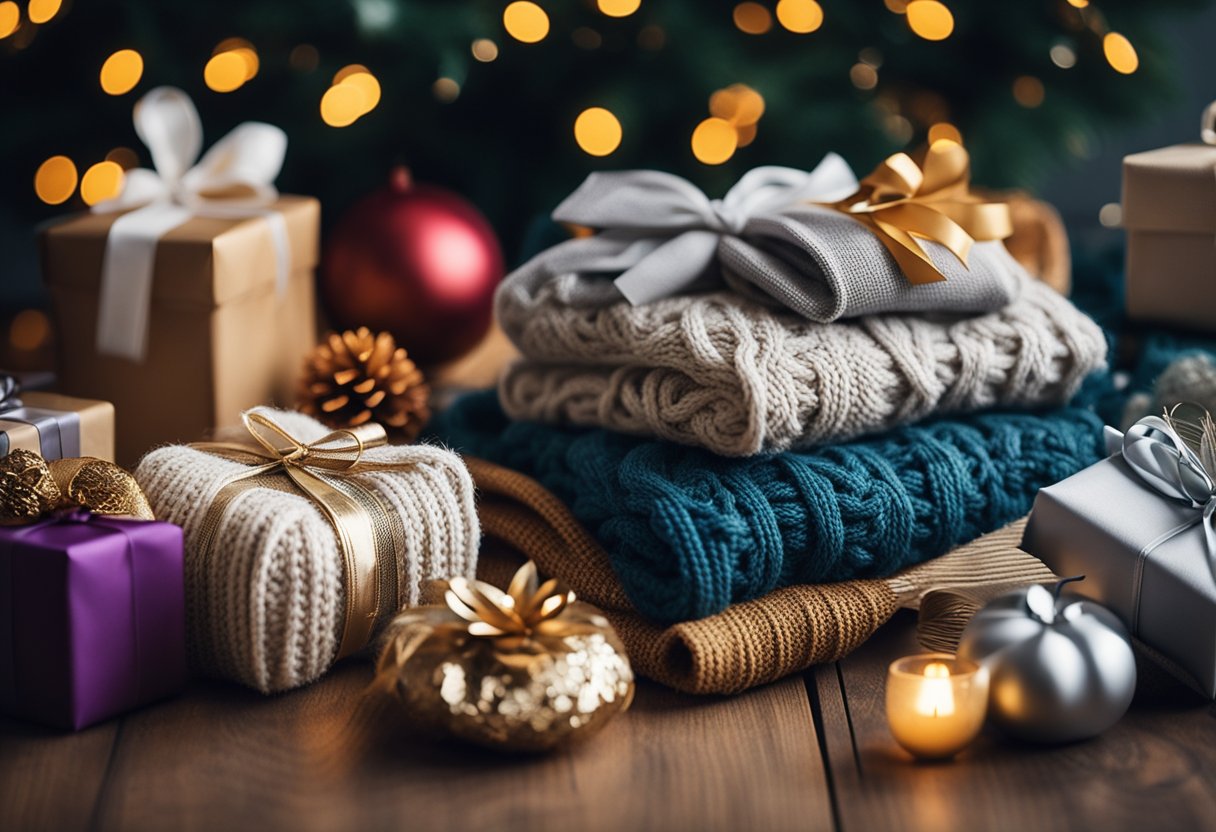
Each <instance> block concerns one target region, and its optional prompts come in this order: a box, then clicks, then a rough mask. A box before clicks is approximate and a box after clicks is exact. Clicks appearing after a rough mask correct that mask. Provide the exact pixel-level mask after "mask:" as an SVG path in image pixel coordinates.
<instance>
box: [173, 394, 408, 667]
mask: <svg viewBox="0 0 1216 832" xmlns="http://www.w3.org/2000/svg"><path fill="white" fill-rule="evenodd" d="M242 420H243V421H244V425H245V429H246V430H247V431H249V434H250V436H252V437H253V439H254V440H255V441H256V443H257V445H256V446H251V445H248V444H242V443H235V442H197V443H194V444H193V445H191V447H193V448H197V449H198V450H201V451H205V452H206V453H210V454H215V455H216V456H222V457H224V458H225V459H230V460H233V461H236V462H243V463H245V464H247V465H249V466H250V467H249V468H248V469H247V470H245V471H241V472H240V473H237V474H233V475H232V476H230V477H228V478H226V479H225V480H223V481H222V482H221V483H220V484H219V486H218V488H217V490H216V492H215V494H216V497H215V498H213V499H212V500H211V501H210V505H209V508H208V512H207V515H206V516H205V517H204V519H203V523H202V525H201V527H200V530H199V535H200V536H199V541H198V547H199V550H200V552H202V553H203V557H207V556H209V554H210V551H211V547H212V544H213V541H214V537H215V533H216V532H217V531H218V529H219V521H220V517H221V516H222V514H223V510H224V508H225V507H226V504H227V500H224V499H221V498H220V494H221V492H222V491H223V489H225V488H227V487H228V486H231V485H234V484H237V483H240V482H241V481H243V480H247V479H251V478H253V477H260V476H265V475H267V474H273V473H276V472H280V471H281V472H283V473H285V474H287V476H288V477H289V478H290V479H291V482H292V483H293V484H294V485H295V486H296V488H297V489H299V491H300V492H302V493H303V494H304V495H305V496H307V497H309V498H310V499H311V500H312V501H313V502H314V503H316V504H317V506H319V507H320V509H321V511H322V512H323V513H324V514H325V516H326V518H327V519H328V520H329V521H330V523H331V524H332V525H333V527H334V531H335V532H336V533H337V536H338V547H339V549H340V550H341V552H342V559H343V562H344V565H345V575H346V620H345V623H344V624H343V627H342V640H341V642H340V644H339V647H338V655H337V658H339V659H341V658H343V657H345V656H349V655H351V654H353V653H357V652H358V651H360V650H362V649H363V648H364V647H365V646H366V645H367V643H368V642H369V641H370V640H371V636H372V633H373V632H374V630H375V626H376V617H377V613H378V610H379V607H380V601H381V599H380V581H379V576H378V574H377V569H378V560H377V551H376V533H375V526H374V521H373V519H372V517H371V515H370V514H369V513H368V511H367V509H366V508H364V506H363V505H361V504H360V503H359V502H358V501H357V500H355V499H354V498H353V497H351V496H350V495H349V494H347V493H346V492H345V491H343V490H342V487H341V486H340V484H339V483H340V481H341V479H342V475H350V474H352V473H355V472H356V466H358V465H359V462H360V460H361V459H362V457H363V452H364V451H365V450H367V449H368V448H373V447H377V446H379V445H384V444H385V443H386V442H387V441H388V438H387V436H386V435H385V432H384V428H383V427H381V426H380V425H378V424H376V423H374V422H368V423H366V424H362V425H359V426H358V427H355V428H351V429H349V430H337V431H334V432H332V433H329V434H326V435H325V436H322V437H321V438H320V439H318V440H316V441H315V442H302V441H300V440H299V439H296V438H295V437H294V436H292V435H291V434H290V433H288V432H287V431H286V430H284V429H283V427H282V426H281V425H279V424H278V423H277V422H275V421H274V420H273V419H271V418H270V417H269V416H267V415H266V414H265V413H259V412H256V411H253V412H249V413H245V414H243V415H242ZM409 465H412V463H377V466H376V467H377V468H386V469H392V468H396V467H405V466H409Z"/></svg>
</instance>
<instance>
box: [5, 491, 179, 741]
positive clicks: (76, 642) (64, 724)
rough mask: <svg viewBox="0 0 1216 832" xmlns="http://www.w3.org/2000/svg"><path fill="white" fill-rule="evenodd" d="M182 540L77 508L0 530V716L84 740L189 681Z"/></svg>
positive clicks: (150, 524) (166, 529) (156, 525)
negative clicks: (81, 734) (93, 729)
mask: <svg viewBox="0 0 1216 832" xmlns="http://www.w3.org/2000/svg"><path fill="white" fill-rule="evenodd" d="M182 576H183V571H182V530H181V529H180V528H178V527H177V526H174V525H172V524H170V523H161V522H157V521H143V520H132V519H127V518H119V517H105V516H101V515H94V514H89V513H88V512H87V511H85V510H83V509H81V510H78V511H74V512H71V513H69V514H61V515H58V516H56V517H52V518H50V519H45V520H42V521H38V522H35V523H33V524H31V525H29V526H8V527H0V613H2V614H0V713H4V714H7V715H9V716H15V717H19V718H22V719H29V720H34V721H37V722H43V723H47V724H50V725H54V726H58V727H61V728H71V729H75V730H79V729H81V728H84V727H86V726H88V725H92V724H94V723H96V722H100V721H101V720H104V719H108V718H109V717H112V716H115V715H117V714H119V713H122V712H124V711H128V710H131V709H133V708H136V707H139V706H141V705H144V704H147V703H149V702H152V701H155V700H157V699H162V698H164V697H166V696H169V695H171V694H173V693H176V692H177V691H179V690H180V689H181V688H182V687H183V686H184V684H185V680H186V619H185V600H184V587H183V577H182Z"/></svg>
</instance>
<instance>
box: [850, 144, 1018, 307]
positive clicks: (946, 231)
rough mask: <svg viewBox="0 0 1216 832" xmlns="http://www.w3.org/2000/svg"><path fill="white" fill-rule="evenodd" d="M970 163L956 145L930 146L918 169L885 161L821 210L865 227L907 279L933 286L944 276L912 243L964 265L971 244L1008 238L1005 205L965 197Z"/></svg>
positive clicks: (903, 159) (902, 160)
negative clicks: (933, 247) (939, 249)
mask: <svg viewBox="0 0 1216 832" xmlns="http://www.w3.org/2000/svg"><path fill="white" fill-rule="evenodd" d="M970 181H971V158H970V156H969V155H968V154H967V151H966V150H965V149H964V148H963V146H962V145H960V144H958V143H957V142H953V141H948V140H941V141H937V142H934V143H933V144H932V145H931V146H930V147H929V149H928V150H927V151H926V152H925V159H924V162H923V163H922V165H918V164H917V163H916V162H915V161H913V159H912V157H910V156H909V155H908V154H906V153H896V154H895V155H893V156H890V157H888V158H887V159H886V161H884V162H883V163H882V164H881V165H879V166H878V167H877V168H875V169H874V172H873V173H871V174H870V175H869V176H867V177H866V178H865V179H862V180H861V185H860V187H859V188H858V189H857V192H856V193H854V194H853V195H852V196H849V197H847V198H845V199H842V200H841V201H839V202H833V203H828V204H827V207H829V208H834V209H836V210H837V211H840V212H842V213H845V214H848V215H849V216H850V217H853V218H854V219H855V220H857V221H858V222H860V223H862V224H863V225H865V226H867V227H868V228H869V229H870V230H871V231H873V232H874V233H875V235H877V236H878V240H879V242H881V243H882V244H883V245H884V246H885V247H886V249H887V251H889V252H891V256H892V257H894V258H895V262H896V263H898V264H899V267H900V269H901V270H902V271H903V273H904V275H905V276H906V277H907V278H908V280H909V281H910V282H911V283H913V284H916V285H921V284H924V283H937V282H939V281H942V280H945V279H946V276H945V275H944V274H942V273H941V271H940V270H939V269H938V268H937V266H935V265H934V264H933V261H932V260H931V259H930V258H929V255H928V254H927V253H925V250H924V248H922V247H921V245H920V243H919V242H918V238H919V239H925V240H932V241H933V242H935V243H940V244H941V245H943V246H945V247H946V248H947V249H949V250H950V252H951V253H952V254H953V255H954V256H955V257H957V258H958V259H959V262H961V263H962V264H963V265H964V266H966V265H967V256H968V255H969V254H970V252H971V246H972V244H974V243H975V242H976V241H977V240H1003V239H1005V238H1006V237H1008V236H1010V235H1011V234H1013V221H1012V219H1011V218H1010V215H1009V206H1008V205H1006V204H1004V203H1000V202H989V203H986V202H981V201H980V200H979V198H978V197H975V196H972V194H971V192H970Z"/></svg>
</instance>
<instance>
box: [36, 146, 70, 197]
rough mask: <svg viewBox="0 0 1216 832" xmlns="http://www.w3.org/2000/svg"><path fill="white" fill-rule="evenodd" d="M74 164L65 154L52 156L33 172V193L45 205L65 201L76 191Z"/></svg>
mask: <svg viewBox="0 0 1216 832" xmlns="http://www.w3.org/2000/svg"><path fill="white" fill-rule="evenodd" d="M76 180H77V174H76V165H75V164H74V163H73V162H72V160H71V159H69V158H68V157H67V156H52V157H51V158H49V159H47V160H46V161H45V162H43V163H42V164H41V165H39V166H38V171H37V172H36V173H35V174H34V193H36V194H38V198H39V199H41V200H42V201H43V202H45V203H46V204H47V205H59V204H61V203H64V202H67V201H68V200H69V199H70V198H71V196H72V194H73V193H75V192H76Z"/></svg>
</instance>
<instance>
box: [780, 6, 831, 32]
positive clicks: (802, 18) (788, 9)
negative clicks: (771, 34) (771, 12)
mask: <svg viewBox="0 0 1216 832" xmlns="http://www.w3.org/2000/svg"><path fill="white" fill-rule="evenodd" d="M777 22H778V23H780V24H781V25H782V26H784V27H785V28H786V29H789V30H790V31H791V32H794V33H795V34H799V35H805V34H809V33H811V32H813V31H815V30H816V29H818V28H819V27H820V26H822V25H823V7H822V6H820V5H819V4H818V3H817V2H815V0H779V2H778V3H777Z"/></svg>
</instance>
